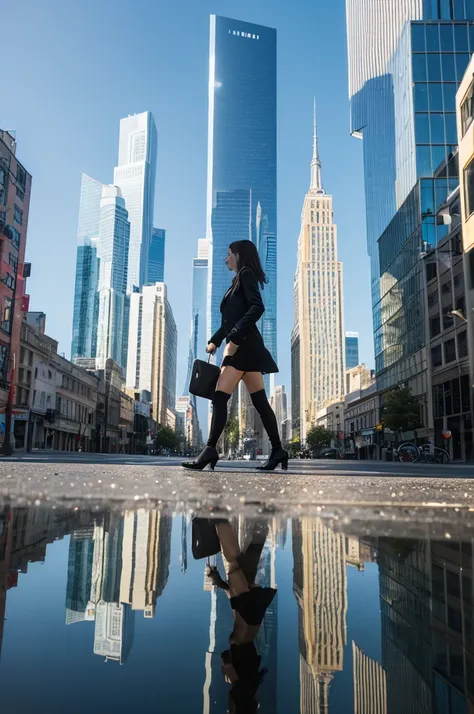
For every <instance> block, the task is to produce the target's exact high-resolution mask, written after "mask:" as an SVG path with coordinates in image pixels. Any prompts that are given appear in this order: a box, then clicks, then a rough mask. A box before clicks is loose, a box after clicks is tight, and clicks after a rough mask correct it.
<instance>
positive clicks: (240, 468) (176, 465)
mask: <svg viewBox="0 0 474 714" xmlns="http://www.w3.org/2000/svg"><path fill="white" fill-rule="evenodd" d="M182 460H183V459H182V458H175V457H165V456H130V455H129V454H121V455H115V454H81V453H74V452H69V451H52V452H32V453H28V454H21V455H19V456H14V457H10V458H4V459H1V458H0V478H1V473H2V469H3V464H7V463H38V464H48V463H51V464H78V465H79V464H84V465H88V464H89V465H97V466H101V465H107V464H108V465H114V466H140V467H143V468H145V467H150V466H153V467H157V466H159V467H165V468H166V469H169V470H170V472H175V471H176V469H178V470H179V471H180V472H181V471H182V468H181V461H182ZM187 460H190V459H187ZM258 465H259V464H258V462H250V461H241V460H239V461H227V460H222V461H219V464H218V466H217V468H216V473H222V472H227V471H229V470H232V471H237V472H238V473H240V474H250V473H254V472H255V467H256V466H258ZM288 468H289V473H295V474H299V475H302V474H304V475H308V476H310V475H313V476H320V475H328V474H338V475H352V476H355V475H374V476H382V475H384V474H388V475H390V476H401V477H407V476H413V477H420V478H422V477H429V478H471V477H472V478H474V464H471V465H467V464H457V463H452V464H402V463H390V462H384V461H336V460H318V459H315V460H312V459H304V460H303V459H291V460H290V462H289V467H288Z"/></svg>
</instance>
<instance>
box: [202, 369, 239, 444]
mask: <svg viewBox="0 0 474 714" xmlns="http://www.w3.org/2000/svg"><path fill="white" fill-rule="evenodd" d="M243 374H244V373H243V372H239V371H238V370H237V369H234V367H223V368H222V371H221V374H220V377H219V380H218V382H217V386H216V391H215V392H214V396H213V397H212V420H211V429H210V431H209V438H208V440H207V445H208V446H211V447H212V448H213V449H215V448H216V447H217V442H218V441H219V438H220V436H221V434H222V432H223V431H224V427H225V425H226V423H227V402H228V401H229V399H230V397H231V394H232V392H233V391H234V389H235V388H236V386H237V385H238V383H239V382H240V380H241V379H242V376H243Z"/></svg>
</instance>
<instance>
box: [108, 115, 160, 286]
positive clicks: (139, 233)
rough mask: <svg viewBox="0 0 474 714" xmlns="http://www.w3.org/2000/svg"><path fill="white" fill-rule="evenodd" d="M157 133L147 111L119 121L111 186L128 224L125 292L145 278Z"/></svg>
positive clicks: (144, 282) (142, 281) (146, 274)
mask: <svg viewBox="0 0 474 714" xmlns="http://www.w3.org/2000/svg"><path fill="white" fill-rule="evenodd" d="M156 152H157V132H156V126H155V121H154V119H153V115H152V114H151V112H143V113H142V114H134V115H132V116H128V117H126V118H125V119H121V120H120V139H119V157H118V165H117V166H116V167H115V169H114V184H115V185H116V186H119V187H120V189H121V190H122V195H123V197H124V199H125V204H126V208H127V211H128V219H129V221H130V250H129V258H128V276H127V289H128V292H129V293H131V292H132V291H133V288H134V286H135V287H137V288H141V287H142V285H145V284H146V282H147V277H148V255H149V250H150V241H151V238H152V231H153V212H154V203H155V178H156Z"/></svg>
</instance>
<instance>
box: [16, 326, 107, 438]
mask: <svg viewBox="0 0 474 714" xmlns="http://www.w3.org/2000/svg"><path fill="white" fill-rule="evenodd" d="M20 344H21V347H20V356H19V360H18V371H17V382H16V389H15V400H14V407H13V426H12V432H13V435H14V443H13V444H12V445H13V446H14V448H15V449H17V450H20V451H23V450H28V451H29V450H32V449H53V450H57V451H77V450H78V449H79V448H81V449H82V450H83V451H93V450H95V420H96V409H97V394H98V378H97V377H96V376H94V375H90V374H88V373H87V372H86V371H85V370H84V369H82V368H81V367H78V366H75V365H73V364H72V363H71V362H69V361H68V360H66V359H65V358H64V357H61V356H60V355H58V354H57V346H58V345H57V342H56V341H55V340H53V339H51V338H50V337H48V336H47V335H44V334H42V333H41V332H39V331H38V330H36V329H35V328H34V327H33V326H32V325H30V324H29V323H28V322H27V321H26V320H25V321H23V322H22V324H21V343H20Z"/></svg>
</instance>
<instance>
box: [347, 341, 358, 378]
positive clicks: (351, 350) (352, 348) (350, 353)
mask: <svg viewBox="0 0 474 714" xmlns="http://www.w3.org/2000/svg"><path fill="white" fill-rule="evenodd" d="M358 364H359V335H358V334H357V332H346V370H347V369H353V368H354V367H357V366H358Z"/></svg>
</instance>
